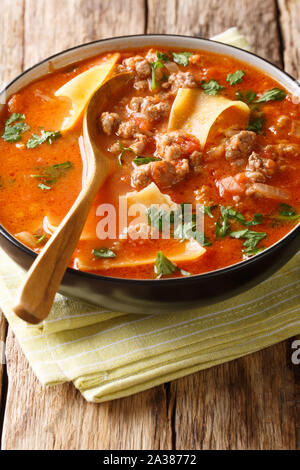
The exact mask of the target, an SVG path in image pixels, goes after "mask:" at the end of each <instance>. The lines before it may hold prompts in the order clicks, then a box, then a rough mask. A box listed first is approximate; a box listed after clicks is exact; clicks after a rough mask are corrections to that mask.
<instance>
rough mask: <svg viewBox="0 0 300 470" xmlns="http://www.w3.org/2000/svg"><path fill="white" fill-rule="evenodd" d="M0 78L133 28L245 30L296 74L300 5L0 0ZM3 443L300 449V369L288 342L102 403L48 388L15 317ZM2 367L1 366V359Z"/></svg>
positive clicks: (4, 376)
mask: <svg viewBox="0 0 300 470" xmlns="http://www.w3.org/2000/svg"><path fill="white" fill-rule="evenodd" d="M0 7H1V9H0V31H1V34H2V37H1V44H0V51H1V61H0V79H1V80H5V81H8V80H9V79H11V78H12V77H14V76H15V75H16V74H18V73H20V72H21V71H22V70H23V69H24V68H27V67H29V66H30V65H32V64H34V63H35V62H37V61H39V60H40V59H42V58H44V57H47V56H49V55H50V54H53V53H55V52H58V51H60V50H62V49H65V48H68V47H71V46H74V45H76V44H80V43H84V42H89V41H92V40H95V39H98V38H104V37H110V36H120V35H123V34H134V33H177V34H190V35H194V36H204V37H210V36H212V35H214V34H217V33H220V32H221V31H223V30H224V29H226V28H228V27H231V26H234V25H236V26H238V27H239V28H240V30H241V31H242V32H243V33H244V34H245V35H246V37H247V38H248V40H249V41H250V43H251V45H252V46H253V48H254V50H255V51H257V53H258V54H260V55H262V56H264V57H266V58H268V59H269V60H271V61H272V62H274V63H276V64H277V65H279V66H283V67H284V68H285V69H286V70H287V71H288V72H290V73H291V74H293V75H294V76H296V77H297V76H299V75H297V74H298V73H299V66H300V20H299V18H300V0H278V1H275V0H209V1H207V0H148V1H147V0H64V1H62V0H0ZM5 338H6V351H7V369H6V368H3V369H2V370H0V389H1V384H2V406H1V416H0V420H1V424H2V448H3V449H114V450H115V449H178V450H180V449H295V448H297V447H298V448H299V447H300V402H299V383H300V381H299V377H300V366H295V365H294V366H293V364H292V362H291V354H292V349H291V342H292V340H288V341H285V342H283V343H281V344H278V345H276V346H274V347H271V348H268V349H266V350H264V351H261V352H258V353H256V354H253V355H251V356H248V357H244V358H242V359H239V360H236V361H233V362H231V363H229V364H224V365H221V366H218V367H214V368H212V369H210V370H206V371H203V372H199V373H198V374H194V375H191V376H188V377H185V378H183V379H180V380H177V381H174V382H171V383H168V384H165V385H161V386H159V387H156V388H154V389H152V390H149V391H146V392H143V393H139V394H137V395H135V396H132V397H129V398H125V399H122V400H116V401H113V402H109V403H104V404H101V405H94V404H88V403H86V402H85V401H84V400H83V398H81V396H80V394H79V393H78V392H77V391H76V390H75V389H74V388H73V386H71V385H64V386H58V387H55V388H51V389H46V390H45V389H43V388H42V387H41V386H40V385H39V383H38V382H37V380H36V378H35V377H34V375H33V373H32V371H31V369H30V368H29V366H28V363H27V361H26V359H25V358H24V356H23V354H22V352H21V351H20V349H19V346H18V344H17V343H16V341H15V339H14V336H13V333H12V331H11V330H10V329H9V328H8V331H7V325H6V322H5V320H4V319H3V318H2V320H1V322H0V339H2V340H4V339H5ZM0 367H1V366H0Z"/></svg>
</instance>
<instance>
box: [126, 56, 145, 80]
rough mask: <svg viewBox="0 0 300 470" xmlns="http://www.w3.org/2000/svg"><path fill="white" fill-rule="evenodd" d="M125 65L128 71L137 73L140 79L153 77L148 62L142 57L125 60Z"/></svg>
mask: <svg viewBox="0 0 300 470" xmlns="http://www.w3.org/2000/svg"><path fill="white" fill-rule="evenodd" d="M123 65H124V66H125V67H126V69H127V70H131V71H135V72H136V74H137V76H138V78H141V79H143V78H144V79H145V78H148V77H150V75H151V67H150V64H149V62H148V60H147V59H145V57H142V56H140V55H136V56H134V57H129V58H128V59H125V60H124V61H123Z"/></svg>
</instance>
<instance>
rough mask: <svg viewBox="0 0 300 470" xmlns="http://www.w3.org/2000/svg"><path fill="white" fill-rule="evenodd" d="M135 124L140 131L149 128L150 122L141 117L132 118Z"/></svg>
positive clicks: (148, 129)
mask: <svg viewBox="0 0 300 470" xmlns="http://www.w3.org/2000/svg"><path fill="white" fill-rule="evenodd" d="M134 120H135V122H136V125H137V126H138V128H139V129H140V131H141V132H147V131H150V129H151V124H150V122H149V121H147V120H146V119H143V118H134Z"/></svg>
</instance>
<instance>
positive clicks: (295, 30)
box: [278, 0, 300, 80]
mask: <svg viewBox="0 0 300 470" xmlns="http://www.w3.org/2000/svg"><path fill="white" fill-rule="evenodd" d="M278 5H279V12H280V26H281V31H282V39H283V58H284V68H285V70H286V71H287V72H289V73H290V74H291V75H293V76H294V77H295V78H297V79H298V80H299V79H300V72H299V65H300V48H299V44H300V23H299V16H300V1H299V0H279V1H278Z"/></svg>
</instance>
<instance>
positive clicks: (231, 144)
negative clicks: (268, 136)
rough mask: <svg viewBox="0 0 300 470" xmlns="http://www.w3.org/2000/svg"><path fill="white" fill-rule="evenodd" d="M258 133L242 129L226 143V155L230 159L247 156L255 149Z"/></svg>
mask: <svg viewBox="0 0 300 470" xmlns="http://www.w3.org/2000/svg"><path fill="white" fill-rule="evenodd" d="M255 142H256V134H255V132H252V131H240V132H238V133H237V134H235V135H233V136H232V137H230V139H229V140H228V141H227V143H226V144H225V157H226V159H228V160H231V159H236V158H238V159H240V158H247V157H248V156H249V155H250V153H251V152H252V151H253V149H254V145H255Z"/></svg>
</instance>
